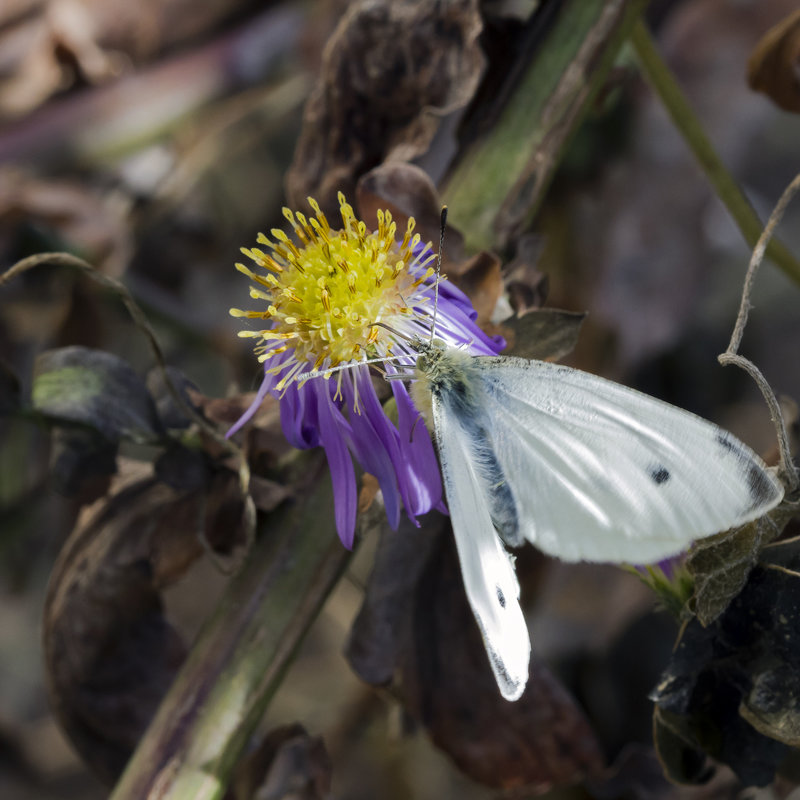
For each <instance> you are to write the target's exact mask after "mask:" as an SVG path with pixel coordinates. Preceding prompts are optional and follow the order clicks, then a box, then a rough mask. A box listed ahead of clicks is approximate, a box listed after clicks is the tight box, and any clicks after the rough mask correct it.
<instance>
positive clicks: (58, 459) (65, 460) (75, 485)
mask: <svg viewBox="0 0 800 800" xmlns="http://www.w3.org/2000/svg"><path fill="white" fill-rule="evenodd" d="M117 449H118V443H117V442H110V441H109V440H108V439H106V438H105V437H104V436H102V435H101V434H99V433H98V432H97V431H95V430H92V429H91V428H55V429H54V430H53V434H52V437H51V449H50V475H51V477H52V479H53V484H54V486H55V488H56V490H57V491H59V492H61V494H65V495H67V496H74V495H80V501H81V503H87V502H91V501H93V500H96V499H97V498H98V497H101V496H102V495H103V494H105V493H106V491H107V490H108V485H109V481H110V480H111V476H112V475H113V474H114V473H115V472H116V471H117Z"/></svg>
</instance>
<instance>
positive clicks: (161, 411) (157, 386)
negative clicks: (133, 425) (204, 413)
mask: <svg viewBox="0 0 800 800" xmlns="http://www.w3.org/2000/svg"><path fill="white" fill-rule="evenodd" d="M166 375H167V377H168V378H169V380H170V381H171V382H172V386H173V387H174V388H175V389H177V391H178V392H179V393H180V396H181V398H182V399H183V401H184V402H185V403H186V405H187V406H189V408H193V403H192V399H191V396H190V392H192V393H194V394H195V395H197V394H199V389H198V388H197V386H195V384H194V383H193V382H192V381H191V380H189V378H187V377H186V376H185V375H184V374H183V373H182V372H181V371H180V370H179V369H178V368H177V367H171V366H168V367H167V368H166ZM145 384H146V386H147V391H149V392H150V394H151V395H152V397H153V400H154V401H155V404H156V411H157V412H158V417H159V419H160V420H161V423H162V425H163V426H164V427H165V428H167V429H178V430H180V429H183V428H188V427H189V424H190V423H191V420H190V419H189V417H188V416H187V414H186V412H185V411H184V410H183V409H182V408H181V407H180V406H179V405H178V403H177V402H176V400H175V398H174V397H173V396H172V392H171V391H170V390H169V388H168V386H167V383H166V380H165V377H164V370H162V369H160V368H158V367H156V368H153V369H151V370H150V372H148V373H147V379H146V381H145Z"/></svg>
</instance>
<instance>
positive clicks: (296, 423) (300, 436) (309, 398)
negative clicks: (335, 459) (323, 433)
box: [280, 378, 329, 450]
mask: <svg viewBox="0 0 800 800" xmlns="http://www.w3.org/2000/svg"><path fill="white" fill-rule="evenodd" d="M313 380H314V381H315V383H319V384H328V383H329V382H328V381H326V380H325V379H324V378H315V379H313ZM327 389H328V387H327V386H315V387H313V388H312V387H309V386H308V384H306V385H305V386H298V385H297V384H296V383H290V384H289V385H288V386H287V387H286V388H285V390H284V392H283V396H282V397H281V403H280V406H281V427H282V428H283V435H284V436H285V437H286V441H288V442H289V444H291V445H292V447H297V448H298V449H299V450H308V449H309V448H311V447H317V446H318V445H319V420H318V418H317V417H318V415H317V403H316V402H314V398H315V396H316V394H317V392H316V391H315V390H318V391H319V392H320V393H321V392H325V391H326V390H327Z"/></svg>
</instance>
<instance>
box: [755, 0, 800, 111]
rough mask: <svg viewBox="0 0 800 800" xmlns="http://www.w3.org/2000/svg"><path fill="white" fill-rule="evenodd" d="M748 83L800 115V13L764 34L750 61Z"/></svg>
mask: <svg viewBox="0 0 800 800" xmlns="http://www.w3.org/2000/svg"><path fill="white" fill-rule="evenodd" d="M747 80H748V83H749V84H750V87H751V88H752V89H755V90H756V91H757V92H762V93H763V94H765V95H767V96H768V97H769V98H770V99H772V100H773V101H774V102H775V104H776V105H778V106H779V107H780V108H782V109H783V110H784V111H794V112H800V10H798V11H795V12H794V13H793V14H790V15H789V16H788V17H786V19H784V20H783V21H782V22H779V23H778V24H777V25H775V26H774V27H773V28H770V29H769V30H768V31H767V32H766V33H765V34H764V36H763V37H762V38H761V40H760V41H759V43H758V44H757V45H756V46H755V49H754V50H753V52H752V54H751V55H750V58H749V59H748V62H747Z"/></svg>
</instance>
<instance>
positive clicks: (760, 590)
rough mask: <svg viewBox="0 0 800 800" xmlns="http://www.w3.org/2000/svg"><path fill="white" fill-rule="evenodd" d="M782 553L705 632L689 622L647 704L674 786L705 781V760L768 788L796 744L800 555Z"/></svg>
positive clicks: (786, 548)
mask: <svg viewBox="0 0 800 800" xmlns="http://www.w3.org/2000/svg"><path fill="white" fill-rule="evenodd" d="M768 550H769V551H770V553H771V554H775V553H776V551H777V550H778V547H777V546H773V547H770V548H768ZM780 550H781V551H783V552H782V553H781V554H780V555H775V557H776V558H778V559H779V560H780V561H782V562H783V563H781V564H780V565H765V566H761V565H759V566H756V567H754V568H753V569H752V571H751V572H750V574H749V576H748V579H747V583H746V584H745V586H744V588H743V589H742V591H741V592H740V593H739V594H738V595H737V596H736V597H735V598H734V599H733V600H732V601H731V603H730V604H729V605H728V607H727V608H726V609H725V611H724V612H723V613H722V614H720V616H719V617H718V618H717V619H716V620H715V621H714V622H713V623H711V624H710V625H709V626H708V627H705V628H704V627H703V626H702V625H701V624H700V623H699V621H697V620H696V619H692V620H690V621H689V622H687V623H686V625H685V626H684V628H683V630H682V632H681V635H680V637H679V639H678V642H677V644H676V647H675V650H674V652H673V655H672V658H671V659H670V662H669V664H668V666H667V668H666V670H665V671H664V673H663V675H662V678H661V681H660V683H659V685H658V686H657V687H656V689H655V690H654V692H653V693H652V695H651V698H652V699H653V700H655V702H656V703H657V712H656V717H655V726H656V736H655V740H656V746H657V747H658V748H659V754H660V756H661V758H662V760H663V761H664V762H665V769H666V770H667V772H668V774H669V775H671V776H672V777H673V778H675V779H677V780H683V781H694V780H700V779H702V778H703V777H705V773H704V772H703V770H702V769H700V767H699V762H698V754H702V753H705V754H707V755H709V756H711V757H713V758H714V759H716V760H718V761H721V762H723V763H725V764H727V765H728V766H730V768H731V769H732V770H733V771H734V772H735V773H736V774H737V775H738V776H739V778H740V780H741V781H742V782H743V783H744V784H745V785H755V786H764V785H766V784H768V783H770V782H771V781H772V780H773V779H774V777H775V773H776V770H777V769H778V768H779V766H780V765H781V763H782V762H783V760H784V758H785V757H786V756H787V754H788V752H789V748H790V747H796V746H797V745H798V743H799V742H800V738H799V737H798V732H800V702H799V701H798V698H800V678H798V673H797V667H796V665H797V661H798V658H800V612H798V608H800V605H799V604H798V598H799V597H800V571H798V568H799V567H800V556H798V552H797V546H796V543H793V544H789V543H787V544H786V545H782V546H781V547H780ZM663 727H666V730H661V728H663ZM692 754H694V755H692ZM689 763H693V764H695V767H696V769H693V770H691V771H690V772H688V773H687V772H686V765H687V764H689Z"/></svg>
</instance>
